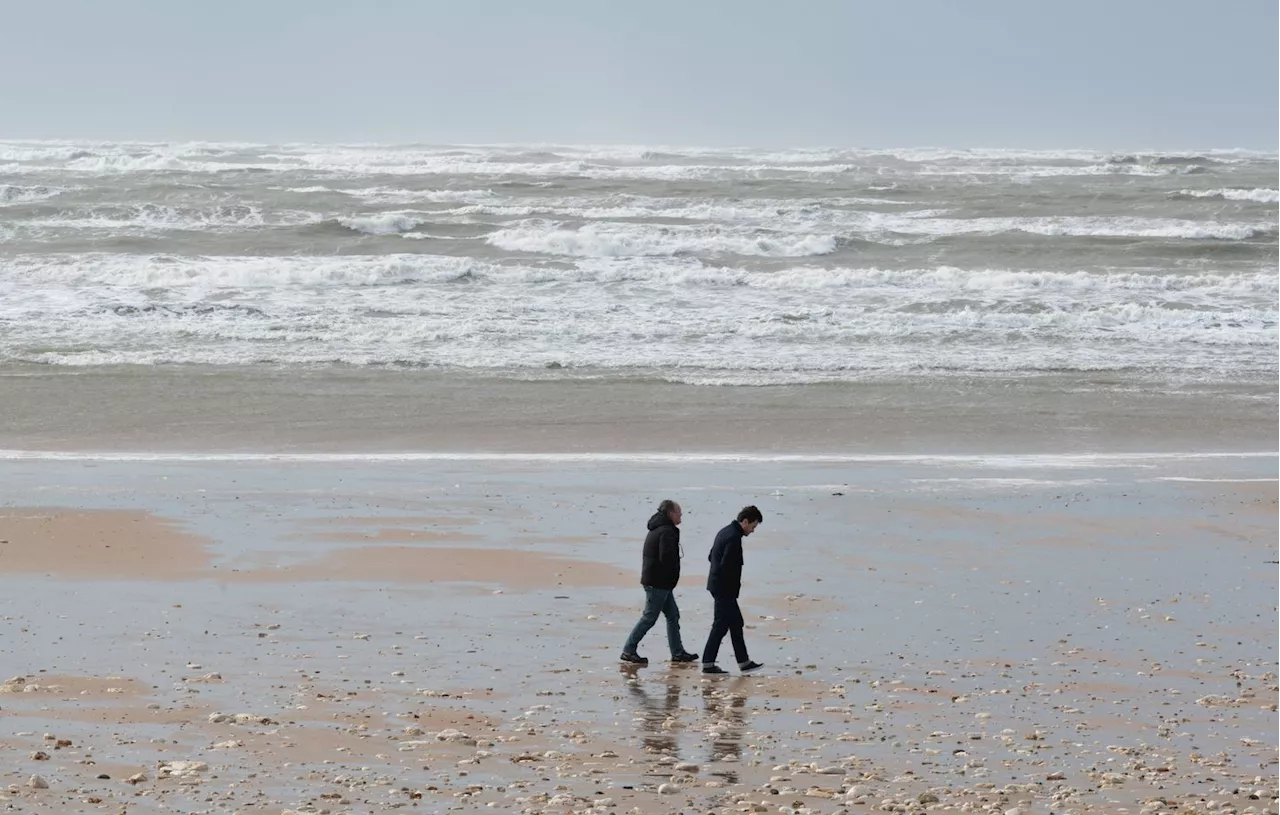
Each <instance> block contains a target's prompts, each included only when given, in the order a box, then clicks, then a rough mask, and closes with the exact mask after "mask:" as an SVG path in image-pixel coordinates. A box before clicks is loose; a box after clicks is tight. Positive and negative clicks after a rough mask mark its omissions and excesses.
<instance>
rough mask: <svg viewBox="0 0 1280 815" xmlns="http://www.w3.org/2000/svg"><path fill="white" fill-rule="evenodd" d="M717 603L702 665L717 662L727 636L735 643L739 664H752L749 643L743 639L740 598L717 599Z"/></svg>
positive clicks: (734, 653) (703, 653)
mask: <svg viewBox="0 0 1280 815" xmlns="http://www.w3.org/2000/svg"><path fill="white" fill-rule="evenodd" d="M715 601H716V606H715V617H714V619H713V620H712V621H711V636H709V637H707V647H706V648H704V649H703V650H702V664H703V665H710V664H712V663H714V662H715V661H716V656H717V655H719V653H720V643H721V642H723V641H724V635H725V634H728V635H729V640H730V641H731V642H732V643H733V655H734V657H735V658H736V659H737V660H738V664H739V665H742V664H744V663H747V662H750V661H751V657H749V656H747V642H746V640H744V639H743V638H742V625H743V621H742V610H741V609H739V608H738V598H736V597H716V598H715Z"/></svg>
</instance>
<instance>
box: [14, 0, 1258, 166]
mask: <svg viewBox="0 0 1280 815" xmlns="http://www.w3.org/2000/svg"><path fill="white" fill-rule="evenodd" d="M0 19H3V26H4V29H5V36H4V43H3V47H0V70H3V76H4V79H3V81H0V138H103V139H156V140H164V139H182V140H186V139H197V140H221V139H232V140H246V141H400V142H404V141H415V142H437V143H439V142H455V143H457V142H467V143H475V142H543V143H548V142H550V143H628V144H679V145H745V146H850V147H896V146H901V147H915V146H939V147H984V146H989V147H1030V148H1037V147H1046V148H1047V147H1098V148H1104V149H1140V148H1173V149H1181V148H1205V147H1246V148H1253V149H1264V150H1275V149H1276V147H1277V95H1278V90H1277V23H1278V20H1277V3H1276V0H1212V2H1208V1H1206V2H1190V1H1189V0H1160V1H1159V2H1157V1H1156V0H1106V2H1101V1H1099V0H1085V1H1084V2H1081V1H1080V0H1072V2H1065V0H1009V2H999V1H997V0H965V1H964V2H962V1H961V0H807V1H806V0H786V2H784V0H776V2H764V0H724V1H723V2H721V1H720V0H714V1H713V0H671V1H670V2H668V1H667V0H593V1H591V2H588V1H587V0H583V2H569V1H568V0H509V1H508V2H497V1H496V0H495V1H493V2H482V1H479V0H457V2H428V0H419V1H418V2H411V0H366V1H365V2H355V1H354V0H350V1H349V2H339V1H338V0H305V2H304V1H303V0H206V2H200V3H197V2H194V0H113V2H102V1H101V0H78V1H77V0H28V1H25V2H20V1H19V0H0Z"/></svg>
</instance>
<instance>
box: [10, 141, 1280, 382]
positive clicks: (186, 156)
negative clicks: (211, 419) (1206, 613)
mask: <svg viewBox="0 0 1280 815" xmlns="http://www.w3.org/2000/svg"><path fill="white" fill-rule="evenodd" d="M1276 178H1277V157H1276V155H1275V154H1260V153H1252V152H1244V151H1239V150H1212V151H1200V152H1180V153H1175V152H1152V153H1117V152H1107V151H1093V150H1056V151H1019V150H942V149H929V150H905V149H904V150H852V149H824V150H819V149H806V150H747V149H741V150H732V149H715V150H712V149H680V148H674V147H563V146H526V145H512V146H508V145H500V146H440V147H434V146H425V145H322V144H284V145H261V144H220V143H182V144H177V143H154V144H153V143H99V142H61V141H59V142H47V141H40V142H30V141H19V142H0V365H3V366H6V367H10V368H13V367H15V366H17V367H29V366H52V367H55V368H58V367H71V368H83V367H86V366H160V365H165V366H173V365H212V366H266V367H274V368H290V367H316V366H321V367H323V366H340V367H351V366H354V367H361V368H382V369H393V370H394V369H405V368H423V369H432V370H438V371H442V372H457V373H463V374H468V373H470V374H480V375H485V376H493V377H510V378H517V379H520V378H537V379H546V378H551V379H574V378H590V379H609V378H615V377H621V378H628V379H634V378H641V379H646V378H656V379H661V380H667V381H672V382H682V383H689V384H696V385H747V386H753V385H754V386H767V385H776V384H787V383H790V384H795V383H826V382H859V381H862V382H865V381H875V380H894V381H911V380H915V379H919V378H936V377H956V376H960V377H972V376H981V377H1015V378H1016V377H1020V376H1026V375H1036V374H1043V373H1045V372H1058V373H1097V372H1107V373H1109V374H1111V375H1114V376H1120V377H1122V378H1126V379H1130V380H1133V381H1135V382H1149V383H1157V384H1158V383H1182V384H1186V383H1213V382H1262V383H1274V382H1275V381H1276V373H1277V336H1278V335H1277V308H1278V306H1277V294H1278V289H1277V203H1278V202H1280V192H1277V188H1276Z"/></svg>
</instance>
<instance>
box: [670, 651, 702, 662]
mask: <svg viewBox="0 0 1280 815" xmlns="http://www.w3.org/2000/svg"><path fill="white" fill-rule="evenodd" d="M671 661H672V662H697V661H698V655H697V654H691V653H689V652H688V651H681V652H680V653H678V654H676V655H675V656H673V657H672V658H671Z"/></svg>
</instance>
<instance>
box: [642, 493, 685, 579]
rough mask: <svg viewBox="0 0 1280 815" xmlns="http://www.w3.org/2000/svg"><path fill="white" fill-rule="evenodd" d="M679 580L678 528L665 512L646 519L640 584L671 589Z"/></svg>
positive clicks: (656, 513)
mask: <svg viewBox="0 0 1280 815" xmlns="http://www.w3.org/2000/svg"><path fill="white" fill-rule="evenodd" d="M679 582H680V528H679V527H677V526H676V525H675V524H673V523H672V522H671V519H670V518H668V517H667V514H666V513H665V512H655V513H654V514H653V517H652V518H650V519H649V534H648V535H646V536H645V539H644V558H643V560H642V561H641V565H640V584H641V585H643V586H650V587H652V588H655V589H674V588H675V587H676V584H677V583H679Z"/></svg>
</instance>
